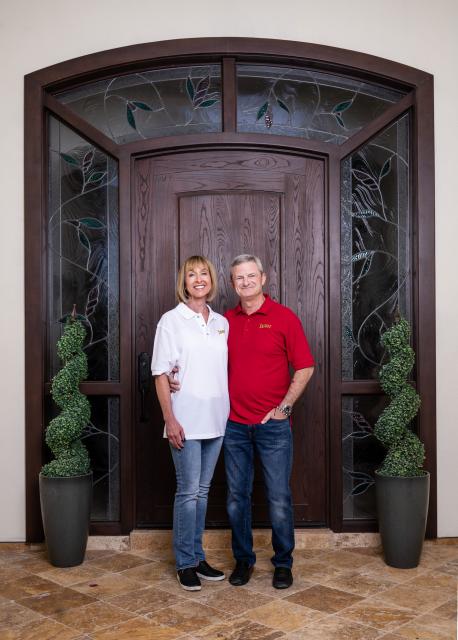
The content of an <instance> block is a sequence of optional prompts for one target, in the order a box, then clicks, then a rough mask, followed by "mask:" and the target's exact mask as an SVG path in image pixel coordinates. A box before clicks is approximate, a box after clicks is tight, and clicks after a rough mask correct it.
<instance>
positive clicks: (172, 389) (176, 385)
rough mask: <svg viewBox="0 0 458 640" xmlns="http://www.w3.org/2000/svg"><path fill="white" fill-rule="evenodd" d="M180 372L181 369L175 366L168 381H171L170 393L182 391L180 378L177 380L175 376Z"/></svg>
mask: <svg viewBox="0 0 458 640" xmlns="http://www.w3.org/2000/svg"><path fill="white" fill-rule="evenodd" d="M179 370H180V369H179V367H177V365H175V366H174V367H173V369H172V371H171V372H170V373H169V375H168V376H167V379H168V381H169V387H170V393H175V392H176V391H179V390H180V383H179V381H178V378H175V375H176V374H177V373H178V371H179Z"/></svg>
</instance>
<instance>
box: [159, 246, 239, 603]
mask: <svg viewBox="0 0 458 640" xmlns="http://www.w3.org/2000/svg"><path fill="white" fill-rule="evenodd" d="M216 292H217V278H216V272H215V268H214V266H213V265H212V263H211V262H210V261H209V260H207V259H206V258H204V257H202V256H192V257H191V258H188V259H187V260H186V261H185V262H184V264H183V265H182V266H181V268H180V271H179V273H178V278H177V287H176V295H177V298H178V300H179V304H178V305H177V306H176V307H175V308H174V309H172V310H171V311H168V312H167V313H165V314H164V315H163V316H162V318H161V319H160V321H159V323H158V326H157V331H156V337H155V340H154V351H153V358H152V362H151V371H152V374H153V376H155V383H156V391H157V396H158V398H159V402H160V405H161V409H162V414H163V416H164V421H165V428H164V437H165V438H168V440H169V443H170V451H171V452H172V458H173V462H174V465H175V471H176V477H177V490H176V493H175V502H174V508H173V547H174V551H175V559H176V568H177V579H178V582H179V583H180V585H181V586H182V587H183V589H186V590H187V591H199V590H200V589H201V583H200V579H199V578H203V579H204V580H224V578H225V575H224V573H223V572H222V571H219V570H218V569H214V568H212V567H210V565H209V564H208V563H207V562H206V560H205V553H204V550H203V548H202V535H203V531H204V528H205V514H206V511H207V499H208V491H209V488H210V482H211V479H212V477H213V472H214V469H215V465H216V461H217V460H218V456H219V452H220V449H221V445H222V442H223V435H224V430H225V427H226V421H227V418H228V415H229V395H228V391H227V336H228V330H229V325H228V322H227V320H226V319H225V318H223V316H221V315H219V314H218V313H215V312H214V311H213V310H212V309H210V307H209V306H208V305H207V301H211V300H212V299H213V298H214V297H215V295H216ZM174 367H178V371H179V373H178V376H179V382H180V390H179V391H178V392H177V393H174V394H173V396H172V395H171V393H170V388H169V381H168V378H167V374H169V373H170V372H171V371H172V369H173V368H174Z"/></svg>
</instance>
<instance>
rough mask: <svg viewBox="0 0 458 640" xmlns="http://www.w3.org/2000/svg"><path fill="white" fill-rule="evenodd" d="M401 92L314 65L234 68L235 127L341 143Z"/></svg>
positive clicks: (397, 97) (242, 129) (400, 94)
mask: <svg viewBox="0 0 458 640" xmlns="http://www.w3.org/2000/svg"><path fill="white" fill-rule="evenodd" d="M402 96H403V94H402V93H401V92H399V91H394V90H392V89H390V88H387V87H383V86H381V85H377V84H375V83H367V82H363V81H360V80H355V79H352V78H348V77H343V76H339V75H334V74H330V73H324V72H321V71H318V70H316V69H306V68H288V67H281V66H269V67H268V66H264V65H244V64H240V65H238V67H237V109H238V116H237V129H238V131H247V132H248V131H250V132H258V133H272V134H277V135H286V136H296V137H303V138H306V139H309V140H320V141H322V142H330V143H333V144H342V143H343V142H345V140H347V139H348V138H350V137H351V136H352V135H354V134H355V133H356V132H357V131H359V130H360V129H362V128H363V127H364V126H365V125H366V124H368V123H369V122H371V121H372V120H374V119H375V118H376V117H377V116H378V115H380V114H381V113H383V112H384V111H385V110H386V109H387V108H388V107H389V106H390V105H391V104H393V103H394V102H397V101H398V100H400V99H401V97H402Z"/></svg>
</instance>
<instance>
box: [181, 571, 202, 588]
mask: <svg viewBox="0 0 458 640" xmlns="http://www.w3.org/2000/svg"><path fill="white" fill-rule="evenodd" d="M177 580H178V582H179V584H180V586H181V587H183V589H185V590H186V591H200V590H201V589H202V585H201V584H200V580H199V578H198V577H197V573H196V570H195V569H194V567H188V568H187V569H178V571H177Z"/></svg>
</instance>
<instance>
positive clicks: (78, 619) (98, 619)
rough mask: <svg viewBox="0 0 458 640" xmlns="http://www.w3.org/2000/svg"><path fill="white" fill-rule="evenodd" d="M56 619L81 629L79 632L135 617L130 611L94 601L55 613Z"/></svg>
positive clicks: (97, 629) (91, 630) (99, 628)
mask: <svg viewBox="0 0 458 640" xmlns="http://www.w3.org/2000/svg"><path fill="white" fill-rule="evenodd" d="M53 617H54V619H55V620H57V621H58V622H61V623H62V624H65V625H67V626H68V627H71V628H73V629H76V630H77V631H79V633H93V632H96V631H100V630H101V629H105V628H106V627H112V626H114V625H116V624H121V623H122V622H127V621H128V620H130V619H131V618H133V617H134V615H133V614H132V613H129V612H128V611H121V609H118V608H117V607H113V606H111V605H110V604H107V603H106V602H93V603H92V604H89V605H87V606H85V607H78V608H76V609H67V610H66V611H63V612H61V613H58V614H55V615H54V616H53Z"/></svg>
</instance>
